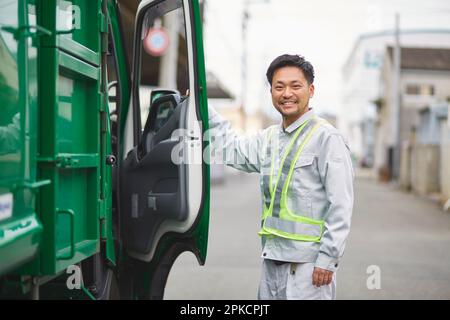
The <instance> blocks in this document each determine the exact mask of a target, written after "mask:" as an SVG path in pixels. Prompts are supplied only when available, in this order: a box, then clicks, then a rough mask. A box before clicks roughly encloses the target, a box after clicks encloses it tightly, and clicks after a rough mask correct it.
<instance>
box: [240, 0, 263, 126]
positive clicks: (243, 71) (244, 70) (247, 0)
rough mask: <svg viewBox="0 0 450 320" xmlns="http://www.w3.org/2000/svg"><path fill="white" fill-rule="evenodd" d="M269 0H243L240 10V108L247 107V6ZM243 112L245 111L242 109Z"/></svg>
mask: <svg viewBox="0 0 450 320" xmlns="http://www.w3.org/2000/svg"><path fill="white" fill-rule="evenodd" d="M269 1H270V0H253V1H252V0H244V8H243V10H242V58H241V64H242V65H241V78H242V86H241V88H242V90H241V99H242V108H244V107H245V106H246V105H247V99H246V97H247V55H248V52H247V51H248V49H247V30H248V22H249V19H250V13H249V6H250V5H251V4H259V3H268V2H269ZM243 110H244V111H245V109H243ZM244 129H245V128H244Z"/></svg>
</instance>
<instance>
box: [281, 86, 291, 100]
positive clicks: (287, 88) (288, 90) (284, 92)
mask: <svg viewBox="0 0 450 320" xmlns="http://www.w3.org/2000/svg"><path fill="white" fill-rule="evenodd" d="M290 96H292V90H291V89H290V88H289V87H286V88H285V89H284V91H283V97H285V98H289V97H290Z"/></svg>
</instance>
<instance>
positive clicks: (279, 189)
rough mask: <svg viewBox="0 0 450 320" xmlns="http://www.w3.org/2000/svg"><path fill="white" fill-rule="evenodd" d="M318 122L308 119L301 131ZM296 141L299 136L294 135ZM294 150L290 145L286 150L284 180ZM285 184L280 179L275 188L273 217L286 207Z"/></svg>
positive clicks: (282, 169) (283, 170)
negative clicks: (283, 196) (283, 197)
mask: <svg viewBox="0 0 450 320" xmlns="http://www.w3.org/2000/svg"><path fill="white" fill-rule="evenodd" d="M315 123H316V121H315V119H313V120H310V121H308V122H307V123H306V124H305V125H304V126H302V127H303V128H302V129H303V130H300V131H307V130H309V129H310V128H311V127H312V126H313V125H314V124H315ZM304 136H306V138H307V137H308V135H306V134H305V135H304ZM294 138H295V141H294V144H295V143H297V140H299V139H298V136H297V137H294ZM304 142H305V138H303V141H302V145H303V143H304ZM291 151H292V146H290V148H289V150H286V152H287V155H286V157H285V160H284V162H283V164H282V166H283V167H282V168H281V177H282V179H281V180H282V181H284V182H286V179H287V176H288V174H289V171H290V168H291V164H292V161H293V159H294V154H293V152H291ZM285 185H286V183H283V184H281V183H280V181H278V183H277V186H276V188H275V198H274V199H273V206H272V208H273V209H272V214H271V216H273V217H279V216H280V210H281V208H282V207H285V201H282V194H283V190H284V189H285Z"/></svg>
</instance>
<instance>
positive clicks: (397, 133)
mask: <svg viewBox="0 0 450 320" xmlns="http://www.w3.org/2000/svg"><path fill="white" fill-rule="evenodd" d="M394 34H395V45H394V52H393V54H394V79H393V80H394V81H393V88H392V95H393V97H392V98H393V99H392V102H393V113H392V119H391V120H392V124H393V126H392V128H393V132H392V134H393V138H394V145H393V148H394V149H393V163H392V171H393V172H392V176H393V178H399V176H400V154H401V99H400V97H401V87H400V72H401V48H400V16H399V14H398V13H396V14H395V33H394Z"/></svg>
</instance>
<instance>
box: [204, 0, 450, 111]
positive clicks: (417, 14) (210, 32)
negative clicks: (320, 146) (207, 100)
mask: <svg viewBox="0 0 450 320" xmlns="http://www.w3.org/2000/svg"><path fill="white" fill-rule="evenodd" d="M206 1H207V2H206V5H207V9H206V13H205V27H204V33H205V55H206V64H207V65H206V67H207V70H211V71H213V72H214V73H215V74H216V75H217V76H218V77H219V78H220V79H221V81H222V82H223V83H224V84H225V85H226V87H227V88H229V89H230V90H231V91H232V92H233V93H234V94H235V95H236V96H238V97H241V88H242V81H241V79H242V76H241V75H242V73H241V60H242V32H241V30H242V28H241V18H242V10H243V3H244V0H227V1H223V0H206ZM250 2H251V4H250V5H249V11H250V15H251V16H250V20H249V26H248V33H247V34H248V40H247V41H248V42H247V46H248V69H247V70H248V71H247V74H248V82H247V90H246V91H247V98H246V101H247V110H248V111H249V112H250V113H251V112H253V111H255V109H256V108H263V109H266V110H267V109H270V108H272V107H271V103H270V96H269V94H268V86H267V85H266V84H265V82H266V80H265V72H266V69H267V67H268V65H269V64H270V62H271V61H272V60H273V58H275V57H276V56H278V55H280V54H283V53H299V54H302V55H304V56H305V57H306V59H307V60H309V61H310V62H311V63H312V64H313V66H314V68H315V71H316V81H315V85H316V95H315V97H314V99H313V101H312V102H311V104H312V106H314V107H315V108H316V110H318V111H322V112H325V111H328V112H331V113H337V110H336V109H337V108H340V107H341V106H340V99H341V98H340V94H339V93H340V90H341V70H342V66H343V63H344V61H345V60H346V59H347V57H348V55H349V54H350V51H351V49H352V48H353V46H354V44H355V41H356V40H357V38H358V37H359V35H361V34H363V33H368V32H375V31H382V30H387V29H391V30H392V29H393V28H394V15H395V12H398V13H399V14H400V27H401V29H418V28H425V29H436V28H438V29H448V30H450V1H449V0H426V1H425V0H408V1H407V0H390V1H389V0H378V1H375V0H341V1H332V0H310V1H302V0H269V1H266V2H265V1H264V0H250Z"/></svg>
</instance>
